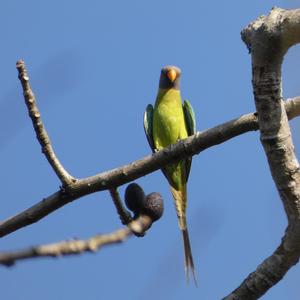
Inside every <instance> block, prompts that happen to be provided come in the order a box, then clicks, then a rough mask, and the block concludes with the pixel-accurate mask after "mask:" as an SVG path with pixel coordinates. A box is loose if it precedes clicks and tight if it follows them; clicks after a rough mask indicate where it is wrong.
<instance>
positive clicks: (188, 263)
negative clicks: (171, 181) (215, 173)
mask: <svg viewBox="0 0 300 300" xmlns="http://www.w3.org/2000/svg"><path fill="white" fill-rule="evenodd" d="M171 192H172V195H173V198H174V202H175V207H176V212H177V217H178V222H179V228H180V230H181V232H182V239H183V246H184V266H185V274H186V280H187V282H189V279H190V273H192V276H193V279H194V283H195V286H198V283H197V278H196V272H195V266H194V260H193V255H192V248H191V243H190V239H189V233H188V229H187V224H186V204H187V193H186V185H184V186H183V188H182V190H179V191H178V190H176V189H174V188H173V187H172V186H171Z"/></svg>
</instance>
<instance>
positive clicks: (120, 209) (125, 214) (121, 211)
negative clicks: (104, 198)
mask: <svg viewBox="0 0 300 300" xmlns="http://www.w3.org/2000/svg"><path fill="white" fill-rule="evenodd" d="M109 192H110V195H111V198H112V199H113V202H114V204H115V207H116V210H117V213H118V215H119V217H120V220H121V222H122V224H123V225H126V224H128V223H130V222H131V221H132V217H131V215H130V213H129V211H128V210H127V209H126V208H125V207H124V205H123V203H122V200H121V198H120V194H119V192H118V190H117V189H116V188H112V189H110V190H109Z"/></svg>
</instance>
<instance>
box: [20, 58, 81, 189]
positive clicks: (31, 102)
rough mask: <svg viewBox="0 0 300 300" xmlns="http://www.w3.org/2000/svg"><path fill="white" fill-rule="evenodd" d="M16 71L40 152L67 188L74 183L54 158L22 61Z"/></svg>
mask: <svg viewBox="0 0 300 300" xmlns="http://www.w3.org/2000/svg"><path fill="white" fill-rule="evenodd" d="M17 70H18V72H19V79H20V82H21V84H22V88H23V95H24V99H25V103H26V106H27V109H28V113H29V116H30V118H31V121H32V124H33V127H34V130H35V133H36V137H37V139H38V141H39V143H40V145H41V147H42V152H43V153H44V154H45V156H46V158H47V160H48V162H49V164H50V165H51V166H52V168H53V170H54V172H55V173H56V175H57V176H58V178H59V179H60V181H61V182H62V184H63V186H67V185H70V184H72V183H73V182H75V181H76V179H75V178H73V177H72V176H71V175H70V174H69V173H68V172H67V171H66V170H65V169H64V167H63V166H62V164H61V163H60V161H59V160H58V158H57V157H56V155H55V153H54V150H53V148H52V145H51V141H50V138H49V136H48V134H47V131H46V129H45V127H44V125H43V122H42V118H41V114H40V112H39V110H38V107H37V105H36V101H35V96H34V94H33V92H32V89H31V87H30V84H29V77H28V74H27V70H26V68H25V63H24V61H22V60H19V61H18V62H17Z"/></svg>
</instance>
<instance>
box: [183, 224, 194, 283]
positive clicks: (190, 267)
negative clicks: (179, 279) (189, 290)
mask: <svg viewBox="0 0 300 300" xmlns="http://www.w3.org/2000/svg"><path fill="white" fill-rule="evenodd" d="M181 232H182V238H183V246H184V262H185V264H184V265H185V275H186V280H187V282H188V283H189V281H190V272H191V273H192V275H193V279H194V283H195V286H196V287H198V283H197V277H196V273H195V266H194V260H193V255H192V249H191V243H190V239H189V232H188V230H187V228H186V229H183V230H181Z"/></svg>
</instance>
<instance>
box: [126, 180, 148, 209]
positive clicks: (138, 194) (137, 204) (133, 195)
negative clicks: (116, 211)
mask: <svg viewBox="0 0 300 300" xmlns="http://www.w3.org/2000/svg"><path fill="white" fill-rule="evenodd" d="M145 198H146V196H145V193H144V191H143V189H142V188H141V187H140V186H139V185H138V184H136V183H131V184H129V185H128V186H127V188H126V191H125V204H126V206H127V208H128V209H130V210H131V211H132V212H133V213H134V214H136V215H138V214H139V213H140V211H141V208H142V206H143V204H144V200H145Z"/></svg>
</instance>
